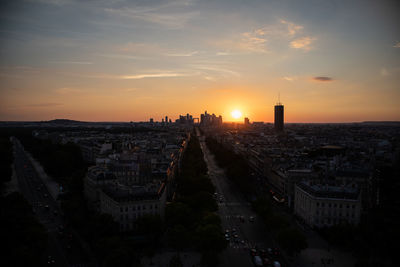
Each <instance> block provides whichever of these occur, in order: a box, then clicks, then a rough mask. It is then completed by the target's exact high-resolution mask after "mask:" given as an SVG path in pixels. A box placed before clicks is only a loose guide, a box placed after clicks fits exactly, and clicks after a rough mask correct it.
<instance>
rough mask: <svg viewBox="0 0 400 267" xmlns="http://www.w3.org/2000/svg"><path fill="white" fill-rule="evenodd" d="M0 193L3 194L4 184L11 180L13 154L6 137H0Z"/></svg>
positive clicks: (8, 139)
mask: <svg viewBox="0 0 400 267" xmlns="http://www.w3.org/2000/svg"><path fill="white" fill-rule="evenodd" d="M0 151H1V152H0V173H1V175H0V192H3V190H4V187H5V183H6V182H9V181H10V180H11V175H12V163H13V160H14V159H13V153H12V144H11V142H10V138H9V137H8V136H0Z"/></svg>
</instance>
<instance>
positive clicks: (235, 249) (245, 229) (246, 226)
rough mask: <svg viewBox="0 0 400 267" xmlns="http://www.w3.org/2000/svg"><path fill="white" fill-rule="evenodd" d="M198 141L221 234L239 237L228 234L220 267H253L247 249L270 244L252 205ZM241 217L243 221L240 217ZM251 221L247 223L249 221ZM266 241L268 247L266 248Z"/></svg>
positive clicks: (202, 140) (204, 146)
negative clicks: (251, 218) (233, 233)
mask: <svg viewBox="0 0 400 267" xmlns="http://www.w3.org/2000/svg"><path fill="white" fill-rule="evenodd" d="M197 135H198V137H199V141H200V146H201V149H202V151H203V154H204V159H205V161H206V163H207V166H208V174H209V177H210V179H211V181H212V182H213V184H214V185H215V186H216V191H217V196H216V198H217V201H218V205H219V209H218V214H219V216H220V218H221V221H222V227H223V228H224V230H229V231H230V232H231V231H232V229H235V230H236V232H237V235H238V237H237V238H236V239H235V238H233V237H232V234H231V233H230V234H229V237H230V241H229V246H228V248H227V249H226V250H225V251H223V252H222V253H221V264H220V266H221V267H225V266H226V267H228V266H233V267H234V266H237V267H246V266H254V263H253V261H252V257H251V256H250V248H253V247H257V248H264V249H265V248H268V247H272V245H273V244H272V241H271V238H270V236H269V234H268V232H267V231H266V229H265V225H264V224H263V222H262V221H261V220H259V219H258V218H257V216H256V214H255V213H254V211H253V210H252V208H251V204H250V203H249V202H248V201H246V199H244V197H243V195H242V194H241V193H240V191H239V190H238V189H237V188H236V186H235V185H234V184H232V183H231V181H230V180H229V179H228V178H227V177H226V176H225V173H224V170H223V169H221V168H220V167H218V165H217V163H216V161H215V159H214V156H213V155H212V154H211V152H210V151H209V150H208V148H207V146H206V143H205V141H204V137H203V136H200V134H199V132H197ZM241 216H243V219H240V217H241ZM251 216H252V217H254V221H253V222H251V221H250V217H251ZM266 240H268V241H269V242H268V244H266V243H265V242H266Z"/></svg>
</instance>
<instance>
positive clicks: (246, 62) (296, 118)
mask: <svg viewBox="0 0 400 267" xmlns="http://www.w3.org/2000/svg"><path fill="white" fill-rule="evenodd" d="M399 11H400V10H399V4H398V2H397V1H231V0H229V1H192V0H175V1H122V0H121V1H85V2H81V1H73V0H57V1H51V0H40V1H39V0H38V1H34V0H32V1H2V4H1V11H0V38H1V44H0V58H1V66H0V120H3V121H14V120H15V121H29V120H50V119H55V118H66V119H74V120H84V121H147V120H148V119H149V118H154V119H155V120H161V118H162V117H164V116H165V115H168V116H169V117H170V118H172V119H176V118H178V116H179V114H186V112H189V113H190V114H195V115H196V116H197V114H200V113H203V112H204V110H209V111H213V112H215V113H216V114H221V115H222V116H223V118H224V121H243V117H249V118H250V120H252V121H265V122H272V121H273V106H274V104H275V103H276V102H277V101H278V94H280V96H281V102H283V104H284V105H285V121H286V122H353V121H366V120H385V121H388V120H400V107H399V104H398V103H399V100H400V90H399V82H400V80H399V79H400V78H399V77H400V75H399V74H400V65H399V64H400V31H399V29H400V27H399V16H398V14H399ZM234 110H239V111H240V112H241V113H242V115H243V116H240V117H238V118H234V117H233V116H231V113H232V111H234Z"/></svg>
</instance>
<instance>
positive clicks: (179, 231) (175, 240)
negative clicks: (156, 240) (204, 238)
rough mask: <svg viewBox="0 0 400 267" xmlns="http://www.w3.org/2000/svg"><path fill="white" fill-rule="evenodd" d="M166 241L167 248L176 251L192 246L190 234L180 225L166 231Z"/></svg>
mask: <svg viewBox="0 0 400 267" xmlns="http://www.w3.org/2000/svg"><path fill="white" fill-rule="evenodd" d="M167 239H168V244H169V246H171V247H173V248H175V249H177V250H178V251H180V250H182V249H184V248H187V247H191V245H192V242H191V240H192V239H191V234H190V232H189V231H188V230H187V229H186V228H185V227H184V226H182V225H180V224H178V225H175V226H174V227H172V228H171V229H169V230H168V232H167Z"/></svg>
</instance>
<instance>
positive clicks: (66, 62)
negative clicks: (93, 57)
mask: <svg viewBox="0 0 400 267" xmlns="http://www.w3.org/2000/svg"><path fill="white" fill-rule="evenodd" d="M49 63H56V64H72V65H91V64H93V62H89V61H49Z"/></svg>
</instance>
